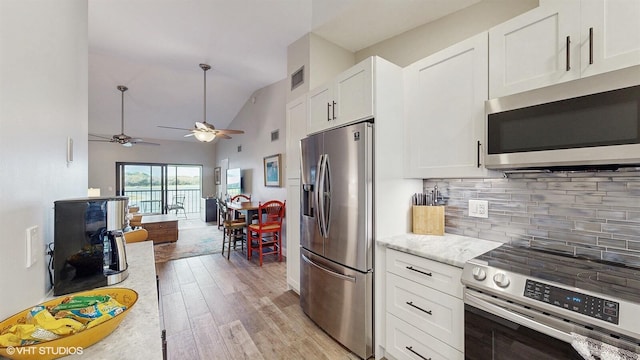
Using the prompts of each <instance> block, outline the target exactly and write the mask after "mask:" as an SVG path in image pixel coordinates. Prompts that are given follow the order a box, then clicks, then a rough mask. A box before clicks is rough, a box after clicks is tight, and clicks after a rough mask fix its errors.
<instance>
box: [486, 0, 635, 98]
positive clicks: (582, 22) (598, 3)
mask: <svg viewBox="0 0 640 360" xmlns="http://www.w3.org/2000/svg"><path fill="white" fill-rule="evenodd" d="M639 19H640V1H638V0H551V1H548V0H547V1H541V4H540V6H539V7H538V8H536V9H533V10H531V11H529V12H526V13H524V14H522V15H520V16H518V17H515V18H513V19H511V20H509V21H507V22H504V23H502V24H500V25H497V26H495V27H494V28H492V29H491V30H489V52H490V53H489V59H490V64H489V74H490V80H489V96H490V97H491V98H496V97H500V96H505V95H510V94H514V93H518V92H522V91H526V90H531V89H536V88H541V87H544V86H548V85H552V84H556V83H560V82H564V81H569V80H573V79H577V78H579V77H584V76H590V75H595V74H599V73H603V72H607V71H612V70H616V69H620V68H624V67H628V66H632V65H637V64H640V20H639Z"/></svg>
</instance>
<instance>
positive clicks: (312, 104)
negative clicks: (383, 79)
mask: <svg viewBox="0 0 640 360" xmlns="http://www.w3.org/2000/svg"><path fill="white" fill-rule="evenodd" d="M372 116H373V58H368V59H366V60H363V61H362V62H360V63H358V64H356V65H355V66H353V67H352V68H350V69H349V70H347V71H345V72H343V73H341V74H340V75H338V76H337V77H336V78H335V79H334V80H333V81H332V82H330V83H328V84H325V85H324V86H321V87H319V88H316V89H314V90H312V91H311V92H309V117H308V126H307V131H308V133H309V134H312V133H316V132H319V131H322V130H326V129H329V128H333V127H337V126H340V125H344V124H347V123H350V122H353V121H357V120H363V119H367V118H370V117H372Z"/></svg>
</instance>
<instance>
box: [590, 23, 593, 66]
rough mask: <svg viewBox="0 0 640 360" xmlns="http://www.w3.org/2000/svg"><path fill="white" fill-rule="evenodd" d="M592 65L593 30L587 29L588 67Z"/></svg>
mask: <svg viewBox="0 0 640 360" xmlns="http://www.w3.org/2000/svg"><path fill="white" fill-rule="evenodd" d="M591 64H593V28H592V27H590V28H589V65H591Z"/></svg>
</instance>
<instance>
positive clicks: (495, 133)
mask: <svg viewBox="0 0 640 360" xmlns="http://www.w3.org/2000/svg"><path fill="white" fill-rule="evenodd" d="M485 111H486V115H487V116H486V121H487V123H486V126H487V127H486V130H487V139H486V146H485V156H484V160H485V161H484V162H485V166H486V167H487V168H489V169H496V170H506V169H558V170H562V169H584V168H594V169H597V168H617V167H620V166H633V165H638V166H640V66H634V67H629V68H626V69H621V70H617V71H612V72H609V73H604V74H600V75H595V76H590V77H586V78H582V79H578V80H574V81H570V82H566V83H561V84H557V85H552V86H548V87H545V88H541V89H536V90H532V91H527V92H523V93H519V94H514V95H509V96H505V97H502V98H496V99H491V100H489V101H487V102H486V103H485Z"/></svg>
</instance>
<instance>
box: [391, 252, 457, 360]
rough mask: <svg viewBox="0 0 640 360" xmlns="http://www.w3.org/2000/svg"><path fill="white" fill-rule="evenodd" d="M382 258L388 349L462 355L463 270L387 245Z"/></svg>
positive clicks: (397, 354)
mask: <svg viewBox="0 0 640 360" xmlns="http://www.w3.org/2000/svg"><path fill="white" fill-rule="evenodd" d="M386 259H387V261H386V289H385V292H386V299H385V300H386V301H385V302H386V342H387V344H386V347H385V349H386V352H387V353H388V354H389V355H390V356H391V357H393V358H395V359H398V360H401V359H417V360H419V359H429V358H431V359H432V360H436V359H463V358H464V303H463V301H462V284H461V283H460V276H461V273H462V269H460V268H457V267H454V266H451V265H447V264H443V263H440V262H437V261H432V260H429V259H425V258H422V257H419V256H415V255H411V254H407V253H404V252H400V251H396V250H391V249H387V252H386Z"/></svg>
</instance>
